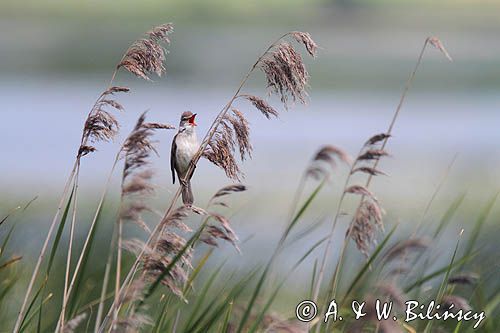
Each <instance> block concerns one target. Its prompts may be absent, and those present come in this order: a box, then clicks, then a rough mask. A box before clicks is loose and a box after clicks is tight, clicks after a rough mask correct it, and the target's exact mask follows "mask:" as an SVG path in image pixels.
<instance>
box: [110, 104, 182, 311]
mask: <svg viewBox="0 0 500 333" xmlns="http://www.w3.org/2000/svg"><path fill="white" fill-rule="evenodd" d="M173 128H174V126H171V125H166V124H159V123H147V122H146V112H144V113H143V114H142V115H141V116H140V117H139V119H138V121H137V123H136V125H135V127H134V129H133V131H132V132H131V133H130V135H129V136H128V137H127V139H126V140H125V142H124V144H123V149H122V151H123V153H124V159H125V162H124V166H123V173H122V184H121V196H120V208H119V216H118V219H117V232H118V235H117V240H118V244H117V258H116V275H115V297H118V291H119V289H120V283H121V261H122V260H121V258H122V251H121V249H122V230H123V221H130V222H132V223H134V224H136V225H137V226H139V227H140V228H142V229H144V230H145V231H147V232H149V228H148V227H147V225H146V224H145V222H144V221H143V219H142V214H143V213H144V212H146V211H151V208H149V207H148V205H147V204H146V203H145V199H146V198H147V197H148V196H149V195H150V194H152V193H153V192H154V186H153V185H152V183H151V177H152V176H153V172H152V170H151V169H150V162H149V158H150V155H151V153H157V151H156V149H155V147H154V145H153V142H152V141H151V136H152V135H153V133H154V131H155V130H157V129H173ZM117 301H118V300H117ZM117 315H118V314H117V313H115V318H116V317H117Z"/></svg>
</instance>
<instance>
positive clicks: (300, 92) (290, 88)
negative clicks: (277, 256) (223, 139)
mask: <svg viewBox="0 0 500 333" xmlns="http://www.w3.org/2000/svg"><path fill="white" fill-rule="evenodd" d="M286 37H292V38H293V39H295V41H296V42H298V43H301V44H303V45H304V47H305V48H306V50H307V52H308V53H309V54H310V55H311V56H313V57H315V55H316V50H317V45H316V43H315V42H314V41H313V40H312V39H311V37H310V35H309V34H308V33H303V32H299V31H292V32H288V33H286V34H284V35H282V36H280V37H279V38H278V39H276V40H275V41H274V42H273V43H272V44H271V45H270V46H269V47H268V48H267V49H266V50H265V51H264V52H263V53H262V54H261V55H260V56H259V57H258V58H257V60H256V62H255V63H254V64H253V65H252V67H251V68H250V70H249V71H248V72H247V73H246V75H245V76H244V77H243V79H242V81H241V82H240V84H239V86H238V88H237V89H236V91H235V93H234V94H233V96H232V97H231V98H230V100H229V101H228V102H227V103H226V105H225V106H224V107H223V108H222V109H221V111H220V112H219V113H218V115H217V117H216V118H215V119H214V121H213V122H212V124H211V126H210V128H209V130H208V131H207V133H206V135H205V137H204V138H203V141H202V143H201V145H200V147H199V149H198V151H197V152H196V154H195V155H194V157H193V159H192V161H191V163H190V165H189V168H188V171H187V173H186V177H185V179H184V180H189V179H190V178H191V177H192V175H193V172H194V169H195V167H196V164H197V163H198V161H199V160H200V158H201V157H202V156H203V155H204V154H205V152H206V149H207V147H208V146H209V145H210V144H211V140H212V139H213V138H214V136H215V135H216V132H217V131H218V128H219V125H221V123H223V122H224V120H225V117H226V116H227V113H228V111H229V110H230V109H231V108H232V106H233V103H234V101H235V100H236V99H238V98H246V99H248V100H250V101H251V102H252V103H253V104H254V106H256V107H257V108H258V109H259V110H260V111H261V112H262V113H263V114H264V115H265V116H266V117H267V118H269V115H277V112H276V111H275V110H274V109H273V108H272V107H270V106H269V105H268V104H267V103H266V102H265V101H263V100H262V99H260V98H258V97H255V96H251V98H249V96H250V95H240V92H241V90H242V89H243V87H244V86H245V84H246V83H247V81H248V79H249V78H250V76H251V74H252V73H253V72H254V71H255V69H256V68H258V66H259V65H262V63H263V61H264V59H265V57H266V56H268V55H270V54H271V51H272V50H273V49H275V48H278V49H279V50H277V51H276V53H275V54H274V56H275V57H279V60H280V61H282V62H285V63H281V64H280V65H281V66H299V65H300V66H303V65H302V59H300V56H298V54H296V52H295V51H294V50H293V48H292V47H291V46H290V44H288V43H287V42H284V39H285V38H286ZM280 47H281V48H280ZM290 53H291V54H292V56H294V57H295V58H294V59H293V60H294V61H295V62H294V63H293V65H290V64H287V63H286V61H287V60H288V61H290V60H289V59H287V58H286V57H287V56H290ZM276 54H277V55H276ZM297 56H298V59H297V58H296V57H297ZM273 65H274V63H273V62H272V60H266V61H265V64H264V66H265V67H264V68H261V69H262V70H263V71H264V72H265V74H266V75H267V79H268V87H270V88H272V89H273V92H275V93H279V94H280V95H281V101H282V102H283V104H285V107H287V102H288V98H289V97H290V96H291V98H292V99H293V100H294V101H295V100H299V101H300V102H301V103H305V96H306V95H307V94H306V93H305V90H304V88H305V85H306V84H307V75H308V74H307V72H306V71H305V68H300V69H301V71H299V73H298V74H296V73H294V72H293V70H292V71H291V73H287V74H288V75H292V76H293V75H297V76H298V78H299V80H297V77H288V78H281V77H279V76H277V75H276V73H272V74H274V75H275V77H270V75H269V71H272V70H274V68H273V67H272V66H273ZM287 79H288V80H287ZM280 80H284V81H285V80H286V82H283V81H280ZM288 94H289V95H288ZM254 98H255V99H254ZM252 99H253V100H252ZM257 101H258V102H257ZM257 103H258V104H257ZM241 149H242V147H241V145H240V150H241ZM242 158H243V152H242ZM212 162H213V161H212ZM214 163H215V162H214ZM224 167H225V166H223V168H224ZM230 167H233V166H230ZM236 170H238V169H237V168H236ZM225 171H226V175H228V176H229V177H230V178H237V177H238V176H237V174H233V173H231V172H228V169H227V168H225ZM180 194H181V188H180V187H179V188H178V189H177V191H176V193H175V194H174V196H173V198H172V200H171V201H170V203H169V206H168V208H167V209H166V211H165V214H164V216H163V219H162V221H164V220H167V219H168V218H169V216H170V215H171V214H172V212H173V208H174V207H175V205H176V203H177V200H178V199H179V197H180ZM162 229H163V227H162V226H161V223H158V224H157V225H156V226H155V228H154V229H153V230H152V232H151V235H150V237H149V238H148V240H147V241H146V243H145V246H144V247H143V249H142V250H141V251H140V252H139V254H138V255H137V258H136V260H135V262H134V264H133V265H132V267H131V269H130V271H129V273H128V274H127V277H126V278H125V280H124V282H123V284H122V287H121V288H120V295H119V296H118V297H116V299H118V300H119V299H121V298H123V297H122V296H123V295H125V294H126V293H127V291H128V289H129V287H130V286H131V282H132V280H133V279H134V276H135V274H136V272H137V270H138V268H139V264H140V262H141V260H142V258H143V256H144V254H145V250H146V248H147V247H152V248H153V251H154V249H155V248H156V246H157V240H158V237H159V235H161V233H162V231H163V230H162ZM121 305H122V302H119V303H116V301H115V302H113V304H112V305H111V307H110V309H109V311H108V314H107V315H106V317H105V319H104V320H103V324H102V325H101V327H100V330H99V332H103V330H104V329H105V327H106V325H107V322H108V321H109V318H110V315H111V313H114V312H115V311H119V310H120V307H121Z"/></svg>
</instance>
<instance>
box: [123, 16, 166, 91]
mask: <svg viewBox="0 0 500 333" xmlns="http://www.w3.org/2000/svg"><path fill="white" fill-rule="evenodd" d="M173 29H174V26H173V24H172V23H166V24H162V25H159V26H157V27H154V28H153V29H151V30H150V31H148V32H146V34H145V37H144V38H141V39H138V40H136V41H135V42H134V43H133V44H132V45H131V46H130V48H129V49H128V50H127V52H125V55H124V56H123V58H122V60H121V61H120V63H118V65H117V66H116V68H117V69H119V68H122V67H123V68H125V69H126V70H127V71H129V72H130V73H132V74H134V75H136V76H137V77H140V78H142V79H144V80H148V81H151V78H150V76H151V75H152V74H156V75H157V76H162V75H163V74H164V73H165V71H166V69H165V65H164V62H165V54H166V52H167V51H166V50H165V48H164V47H163V44H165V45H168V44H170V39H169V37H168V36H169V35H170V34H171V33H172V31H173Z"/></svg>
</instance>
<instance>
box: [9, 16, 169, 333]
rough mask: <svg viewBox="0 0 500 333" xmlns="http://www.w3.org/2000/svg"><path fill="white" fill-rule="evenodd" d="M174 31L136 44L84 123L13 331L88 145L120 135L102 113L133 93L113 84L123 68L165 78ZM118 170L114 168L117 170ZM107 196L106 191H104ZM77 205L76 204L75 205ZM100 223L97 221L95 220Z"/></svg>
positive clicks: (162, 30)
mask: <svg viewBox="0 0 500 333" xmlns="http://www.w3.org/2000/svg"><path fill="white" fill-rule="evenodd" d="M172 30H173V26H172V24H170V23H168V24H163V25H160V26H158V27H155V28H153V29H152V30H150V31H148V32H147V33H146V35H147V38H143V39H139V40H138V41H136V42H134V43H133V44H132V46H130V47H129V48H128V49H127V51H126V52H125V53H124V55H123V56H122V58H121V59H120V62H119V63H118V64H117V66H116V67H115V69H114V70H113V73H112V75H111V79H110V82H109V84H108V86H107V88H106V90H105V91H104V92H103V93H101V95H99V97H98V98H97V100H96V102H95V103H94V105H93V107H92V109H91V110H90V112H89V113H88V115H87V118H86V120H85V123H84V128H83V131H82V137H81V140H80V145H79V148H78V152H77V155H76V158H75V162H74V165H73V168H72V171H71V172H70V175H69V177H68V179H67V181H66V184H65V186H64V190H63V193H62V195H61V199H60V201H59V205H58V207H57V210H56V214H55V215H54V218H53V219H52V222H51V225H50V227H49V231H48V232H47V236H46V238H45V241H44V243H43V246H42V249H41V250H40V254H39V256H38V259H37V262H36V264H35V268H34V270H33V273H32V275H31V278H30V282H29V284H28V287H27V290H26V294H25V296H24V299H23V302H22V305H21V308H20V309H19V313H18V316H17V319H16V323H15V325H14V328H13V332H14V333H18V332H19V331H20V330H21V326H22V322H23V320H24V318H25V315H26V314H25V311H26V310H27V309H26V307H27V304H28V299H29V297H30V295H31V292H32V290H33V287H34V284H35V281H36V278H37V276H38V273H39V271H40V267H41V264H42V262H43V259H44V258H45V255H46V251H47V249H48V245H49V241H50V239H51V237H52V235H53V232H54V230H55V227H56V224H57V222H58V220H59V216H60V214H61V210H62V207H63V206H64V203H65V201H66V196H67V194H68V190H69V188H70V186H71V184H72V183H73V182H75V184H76V183H77V179H76V178H77V175H78V173H77V170H79V166H80V161H81V158H82V157H83V156H85V155H87V154H89V153H92V152H94V151H95V150H96V148H95V147H93V146H91V145H88V142H89V141H94V142H98V141H108V140H110V139H111V138H113V137H114V136H115V135H116V133H117V131H118V122H117V121H116V119H115V118H114V117H113V116H112V115H111V114H109V113H108V112H107V111H104V110H103V109H102V107H103V106H109V107H111V108H114V109H117V110H120V111H121V110H123V108H122V107H121V105H120V104H119V103H117V102H116V101H114V100H112V99H106V97H109V96H110V95H113V94H114V93H117V92H128V91H129V89H128V88H126V87H114V86H113V82H114V80H115V77H116V74H117V73H118V70H119V69H120V68H125V69H126V70H127V71H129V72H131V73H133V74H135V75H136V76H139V77H142V78H144V79H147V80H149V75H150V74H151V73H156V74H157V75H158V76H161V74H162V73H164V71H165V68H164V66H163V61H164V60H165V55H164V54H165V51H164V49H163V47H162V46H161V45H160V43H161V42H164V43H166V44H169V43H170V40H169V39H168V37H167V36H168V34H169V33H170V32H171V31H172ZM113 169H114V166H113ZM108 185H109V181H108V182H107V183H106V187H107V186H108ZM104 192H106V191H104ZM103 200H104V195H103V197H102V198H101V201H100V202H99V205H98V206H99V209H100V207H101V206H102V202H103ZM74 204H75V203H74ZM74 210H75V211H74V212H73V215H76V206H75V208H74ZM94 220H96V218H94ZM73 224H74V223H73V222H72V228H74V225H73ZM94 224H95V221H93V223H92V226H91V230H90V231H89V233H88V236H89V235H90V234H91V232H92V230H93V226H94ZM88 240H89V237H87V239H86V241H85V245H84V249H83V250H82V252H81V256H80V258H79V260H78V264H77V268H76V269H75V273H74V275H73V279H72V283H71V284H70V286H69V288H68V289H67V290H66V285H67V281H68V279H67V277H68V272H69V267H67V268H66V271H67V273H66V278H65V288H64V295H65V296H64V297H63V308H65V306H66V303H67V301H68V299H69V296H70V293H71V288H72V285H73V283H74V280H75V278H76V275H77V273H78V268H79V265H80V264H81V261H82V257H83V253H84V252H85V250H86V246H87V244H88ZM69 242H70V245H71V244H72V235H71V237H70V240H69ZM71 250H72V249H71V246H70V247H69V251H68V254H67V255H68V257H70V256H71ZM69 263H70V261H69V259H68V261H67V265H68V266H69ZM63 326H64V315H62V316H61V319H60V325H59V323H58V325H57V327H56V330H59V329H60V328H62V327H63Z"/></svg>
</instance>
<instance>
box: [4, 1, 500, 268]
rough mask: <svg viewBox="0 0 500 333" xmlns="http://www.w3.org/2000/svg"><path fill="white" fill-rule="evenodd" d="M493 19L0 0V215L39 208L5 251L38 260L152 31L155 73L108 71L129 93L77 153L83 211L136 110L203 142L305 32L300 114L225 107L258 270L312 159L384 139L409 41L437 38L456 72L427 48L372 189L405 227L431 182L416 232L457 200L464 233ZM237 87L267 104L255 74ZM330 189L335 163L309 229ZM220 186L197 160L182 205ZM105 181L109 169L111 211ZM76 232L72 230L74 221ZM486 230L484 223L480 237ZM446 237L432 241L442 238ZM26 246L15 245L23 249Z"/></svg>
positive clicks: (490, 159)
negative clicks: (103, 96) (103, 98)
mask: <svg viewBox="0 0 500 333" xmlns="http://www.w3.org/2000/svg"><path fill="white" fill-rule="evenodd" d="M499 17H500V1H471V0H470V1H467V0H455V1H451V0H449V1H444V0H442V1H439V2H438V3H437V2H435V1H417V0H414V1H412V0H407V1H390V0H380V1H373V0H371V1H368V0H358V1H356V0H336V1H327V0H313V1H306V0H287V1H285V0H274V1H252V2H250V1H223V0H217V1H202V0H198V1H181V0H175V1H168V2H166V1H160V0H148V1H142V2H140V3H139V2H137V1H130V0H125V1H120V2H119V3H117V2H102V1H84V2H67V1H63V0H50V1H43V2H41V1H36V0H26V1H22V2H19V1H14V0H3V1H2V2H1V3H0V73H1V75H0V100H1V103H2V104H1V107H0V113H1V122H0V124H1V125H0V126H1V129H0V152H1V156H2V157H1V163H0V171H1V172H0V187H1V189H2V191H1V194H0V199H1V200H0V215H2V216H3V215H5V214H6V213H7V212H9V211H10V210H11V209H12V208H13V207H15V206H17V205H19V204H21V203H23V202H27V201H28V200H30V199H31V198H32V197H34V196H38V199H37V201H35V202H34V203H33V205H32V207H31V208H30V210H29V211H28V212H26V213H25V216H23V217H22V222H21V223H20V225H19V230H20V232H18V233H17V234H16V235H15V239H16V240H17V241H18V242H17V247H16V246H14V247H15V249H12V250H11V251H17V250H19V251H21V250H22V252H23V254H25V255H26V254H29V253H30V252H31V254H33V255H35V254H36V253H37V252H38V251H39V247H40V244H41V242H42V239H43V238H42V235H43V237H44V235H45V232H46V230H47V226H48V223H49V221H50V219H51V216H52V215H53V214H54V212H55V211H54V210H55V207H56V206H57V201H58V196H59V195H60V193H61V191H62V188H63V185H64V181H65V179H66V177H67V175H68V173H69V169H70V167H71V165H72V163H73V159H74V156H75V153H76V151H75V150H76V147H77V146H78V144H79V140H80V136H81V128H82V125H83V121H84V119H85V117H86V115H87V112H88V111H89V109H90V107H91V105H92V104H93V102H94V101H95V99H96V97H97V96H98V95H99V94H100V92H101V91H102V90H103V89H105V87H106V86H107V84H108V81H109V79H110V76H111V72H112V70H113V68H114V66H115V64H116V63H117V61H118V60H119V59H120V57H121V55H122V54H123V52H124V50H125V49H126V48H127V47H128V45H129V44H130V43H131V42H132V41H133V40H134V39H136V38H138V37H140V36H141V34H142V32H144V31H146V30H148V29H149V28H151V27H152V26H154V25H156V24H159V23H164V22H174V24H175V32H174V34H173V35H172V44H171V46H170V47H169V51H170V53H169V54H168V57H167V62H166V65H167V75H166V76H165V77H163V78H161V79H157V80H156V81H155V82H152V83H148V82H143V81H140V80H137V79H134V78H132V77H131V76H130V75H128V74H124V73H121V74H119V76H118V78H117V80H116V81H115V83H116V84H119V85H126V86H129V87H130V88H131V89H132V93H131V94H129V95H127V96H124V97H120V101H121V102H122V104H123V105H124V106H125V108H126V112H125V113H123V114H122V115H120V116H119V120H120V123H121V127H122V132H121V135H120V137H119V138H118V139H117V140H116V142H114V143H110V144H101V145H99V146H98V152H97V153H95V154H93V155H92V156H89V157H86V158H84V160H83V164H82V171H81V186H80V190H81V191H82V192H81V193H82V195H81V200H80V202H81V206H82V212H89V213H90V212H91V211H92V209H93V208H94V207H95V204H96V203H97V201H98V195H99V193H100V191H101V190H102V187H103V183H104V181H105V179H106V177H107V173H108V172H109V169H110V167H111V163H112V160H113V158H114V154H115V153H116V151H117V149H118V146H119V143H120V142H121V139H123V137H124V135H125V133H127V132H129V131H130V130H131V129H132V127H133V125H134V122H135V120H136V119H137V117H138V116H139V114H140V113H141V112H143V111H145V110H150V111H149V113H148V117H149V119H150V120H151V121H158V122H167V123H171V124H174V125H177V122H178V117H179V114H180V113H181V112H182V111H184V110H191V111H193V112H195V113H198V115H199V116H198V122H199V128H198V130H199V133H200V136H201V134H202V133H204V132H205V130H206V129H207V128H208V126H209V124H210V122H211V121H212V119H213V118H214V117H215V115H216V114H217V112H218V111H219V109H220V108H221V107H222V106H224V104H225V103H226V101H227V100H228V98H229V97H230V96H231V95H232V93H233V91H234V89H235V88H236V87H237V85H238V83H239V81H240V79H241V78H242V76H243V75H244V74H245V73H246V71H247V70H248V68H249V66H250V65H251V64H253V62H254V61H255V59H256V58H257V57H258V55H259V54H260V53H261V52H262V51H263V50H265V48H266V47H267V45H268V44H269V43H270V42H271V41H273V40H274V39H276V38H277V37H278V36H280V35H281V34H283V33H284V32H286V31H289V30H301V31H308V32H310V33H311V34H312V36H313V37H314V38H315V40H316V41H317V42H318V44H319V45H320V46H321V50H320V52H319V56H318V58H317V60H314V61H312V60H310V59H307V60H306V61H307V64H308V68H309V70H310V74H311V89H310V102H309V104H308V105H307V106H306V107H302V106H300V107H296V108H293V109H292V110H290V111H288V112H283V113H282V115H281V117H280V119H279V120H277V121H267V120H266V119H264V118H263V117H262V116H261V115H260V114H258V113H257V111H255V110H254V109H252V108H251V107H250V106H249V105H245V104H240V105H238V107H240V108H241V110H243V111H245V112H246V114H247V115H248V118H249V120H250V122H251V126H252V134H251V135H252V142H253V146H254V148H255V151H254V155H253V159H252V160H250V161H246V162H245V163H244V170H245V173H246V178H245V180H244V183H245V184H248V185H249V188H250V190H249V192H248V193H246V194H243V195H241V196H240V197H239V199H238V200H236V202H235V203H234V204H233V208H234V209H233V210H234V211H235V212H236V213H235V214H236V215H235V216H234V223H235V229H236V231H237V233H238V234H239V235H240V236H241V237H240V238H242V239H245V238H247V237H250V236H254V237H253V238H252V240H251V241H249V242H248V244H244V246H243V248H244V250H245V247H247V251H246V252H245V251H243V253H244V254H243V256H244V258H246V262H248V261H251V260H258V257H259V254H260V253H266V251H268V250H269V249H271V248H272V247H273V246H274V245H273V244H274V240H275V239H276V238H277V237H278V236H279V233H278V231H280V230H281V228H282V226H283V223H284V222H285V219H286V216H287V215H288V209H289V205H290V202H291V199H292V197H293V193H294V191H295V188H296V187H297V185H298V182H299V177H300V175H301V173H302V172H303V170H304V169H305V168H306V166H307V163H308V161H309V159H310V157H311V156H312V154H313V153H314V152H315V151H316V150H317V149H318V148H319V147H320V146H321V145H323V144H334V145H336V146H339V147H342V148H343V149H345V150H346V151H348V152H350V153H351V154H352V155H355V154H356V153H357V151H358V149H359V147H360V145H361V144H362V143H363V142H364V141H365V140H366V139H367V138H368V137H369V136H371V135H372V134H375V133H379V132H382V131H384V130H385V129H386V128H387V126H388V123H389V121H390V119H391V117H392V114H393V112H394V110H395V108H396V105H397V103H398V100H399V96H400V94H401V92H402V89H403V86H404V83H405V81H406V79H407V77H408V75H409V73H410V71H411V69H412V68H413V66H414V63H415V61H416V58H417V56H418V53H419V51H420V48H421V46H422V44H423V42H424V40H425V38H426V37H427V36H429V35H436V36H438V37H439V38H440V39H441V40H442V41H443V43H444V44H445V46H446V47H447V49H448V51H449V52H450V53H451V55H452V56H453V58H454V62H452V63H449V62H447V61H446V59H444V57H443V56H442V55H441V54H440V53H439V52H438V51H436V50H434V49H429V50H428V51H427V52H426V55H425V57H424V61H423V65H422V67H421V69H420V70H419V72H418V74H417V77H416V80H415V82H414V85H413V88H412V90H411V91H410V93H409V95H408V98H407V101H406V104H405V106H404V107H403V110H402V114H401V117H400V119H399V120H398V123H397V124H396V127H395V130H394V138H393V139H391V141H390V143H389V145H388V150H389V151H390V153H391V155H392V157H391V158H390V159H387V160H385V161H384V162H383V163H382V168H383V170H384V171H385V172H387V173H388V174H389V175H390V177H383V178H378V179H377V180H376V181H375V182H374V187H373V190H374V192H375V193H377V195H378V197H379V199H380V200H381V202H382V204H383V205H384V207H385V208H386V211H387V212H388V214H387V219H388V220H389V221H390V223H394V222H401V223H402V225H404V226H408V227H411V226H412V225H414V224H415V223H416V221H418V220H419V218H420V216H421V214H422V211H423V209H424V208H425V206H426V204H427V202H428V201H429V199H430V197H431V195H432V193H433V192H434V190H435V189H436V187H437V186H438V184H439V182H440V180H441V179H442V178H443V175H445V174H447V178H446V182H445V184H444V186H443V188H442V190H441V192H440V194H439V195H438V196H437V199H436V202H435V205H434V206H433V207H432V210H431V212H430V213H429V215H428V216H427V220H428V222H429V223H431V224H432V223H433V221H436V220H437V219H438V218H439V217H440V216H441V215H442V214H443V213H444V211H445V210H446V208H447V206H448V205H449V204H450V203H451V202H452V201H453V199H455V198H456V197H457V196H458V195H460V194H461V193H464V192H467V197H466V200H465V203H464V207H463V209H462V210H461V213H460V214H459V215H458V216H457V217H456V218H457V221H458V222H457V223H456V230H457V233H458V229H460V228H461V227H463V228H466V229H467V225H468V223H469V222H470V221H471V220H472V219H474V218H475V214H476V213H477V208H478V207H480V206H481V205H482V203H484V201H485V198H488V197H490V196H491V195H492V194H493V193H494V192H496V191H497V190H498V188H499V187H500V178H499V170H500V145H499V139H500V132H499V125H500V94H499V88H500V43H498V36H499V33H500V20H499ZM247 91H248V92H251V93H255V94H259V95H263V94H265V82H264V80H263V77H262V75H260V73H258V72H256V73H255V75H254V77H253V79H252V80H251V82H250V85H249V87H248V89H247ZM271 101H272V99H271ZM276 105H278V104H276ZM173 134H174V132H164V133H161V135H160V136H158V137H157V139H158V141H159V143H158V144H159V146H158V147H159V148H158V151H159V155H160V156H159V157H158V158H156V159H155V160H154V168H155V169H156V170H157V178H156V180H155V181H156V183H157V184H158V187H159V190H158V193H157V194H158V197H157V199H156V202H155V205H156V207H157V208H158V210H162V209H164V208H165V207H166V204H167V203H168V201H169V196H170V195H171V194H172V193H173V191H175V189H176V187H174V186H172V184H171V179H170V170H169V153H170V142H171V139H172V136H173ZM455 156H456V160H455V162H454V164H453V167H452V169H451V171H450V172H449V173H447V172H446V170H447V167H448V165H449V164H450V162H451V161H452V160H453V159H454V157H455ZM345 176H346V170H343V169H342V168H340V169H339V170H338V172H337V173H336V175H335V177H334V178H333V179H332V182H331V185H330V186H328V189H327V190H326V191H324V192H323V193H322V194H321V197H320V199H319V200H318V202H316V203H315V204H314V210H313V212H312V213H311V214H310V215H311V216H309V217H308V219H309V220H311V221H310V222H312V221H313V220H314V219H316V218H317V217H318V216H328V214H330V215H331V214H332V213H334V207H335V206H336V202H337V199H338V195H339V191H340V188H339V187H340V186H341V184H343V182H344V179H345V178H344V177H345ZM228 182H229V181H228V180H227V179H226V178H225V177H224V175H223V173H222V171H220V170H218V169H216V168H215V167H214V166H212V165H210V164H209V163H207V162H206V161H202V162H201V163H200V165H199V167H198V168H197V170H196V175H195V180H194V188H195V192H196V200H197V203H198V204H199V205H200V206H203V204H204V203H206V202H207V200H208V198H209V196H210V195H211V194H212V193H214V192H215V191H216V190H217V189H218V188H220V187H222V186H224V185H226V184H228ZM118 186H119V175H118V174H117V175H116V177H115V178H114V180H113V186H112V189H111V200H110V201H109V202H108V205H109V209H110V211H111V212H114V211H115V210H116V199H117V196H118ZM352 204H354V202H352ZM82 216H85V215H84V214H82ZM493 216H498V210H496V214H495V215H493ZM81 219H82V223H81V226H80V227H79V231H80V232H83V231H85V230H86V228H87V223H88V221H87V220H88V219H86V218H84V217H82V218H81ZM327 221H328V220H327ZM497 222H498V218H496V220H495V221H489V225H490V227H491V228H493V230H498V223H497ZM304 223H306V222H304ZM324 230H326V229H319V230H318V232H317V234H321V233H324ZM317 234H316V235H317ZM455 235H456V234H454V235H453V236H450V239H449V240H444V241H443V244H451V243H453V242H454V239H455V238H456V237H455ZM338 237H339V238H338V240H340V239H341V238H342V232H340V233H339V235H338ZM26 239H29V243H30V246H29V248H28V249H26V248H25V247H24V246H22V245H23V244H25V242H22V241H23V240H26ZM312 239H313V238H311V240H310V242H311V243H312V242H313V240H312ZM307 242H308V240H304V242H303V243H301V244H297V248H299V249H301V248H302V247H303V248H306V244H307ZM13 244H14V243H13Z"/></svg>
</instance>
